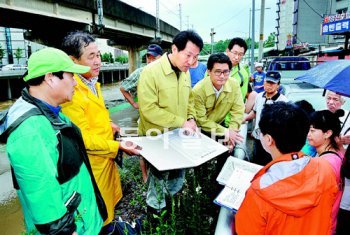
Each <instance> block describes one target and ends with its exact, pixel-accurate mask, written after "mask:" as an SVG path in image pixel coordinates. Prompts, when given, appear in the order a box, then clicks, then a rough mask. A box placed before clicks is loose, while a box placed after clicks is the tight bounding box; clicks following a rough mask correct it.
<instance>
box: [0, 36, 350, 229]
mask: <svg viewBox="0 0 350 235" xmlns="http://www.w3.org/2000/svg"><path fill="white" fill-rule="evenodd" d="M202 48H203V40H202V38H201V37H200V36H199V35H198V34H197V33H196V32H195V31H192V30H186V31H181V32H180V33H178V34H177V35H176V36H175V37H174V39H173V43H172V46H171V48H170V51H168V52H166V53H163V49H162V48H161V47H160V46H159V45H156V44H151V45H149V46H148V48H147V52H146V60H147V65H146V66H145V67H142V68H139V69H137V70H136V71H134V72H133V73H132V74H130V76H129V77H128V78H126V79H125V80H124V81H123V82H122V84H121V87H120V91H121V92H122V94H123V95H124V97H125V99H126V100H127V101H128V102H129V103H130V104H131V105H132V106H133V107H134V108H135V109H137V110H138V112H139V117H140V119H139V123H138V134H139V135H140V136H146V135H159V134H160V133H164V132H165V131H167V130H172V129H175V128H183V129H184V130H185V134H187V135H193V134H195V133H197V132H198V131H202V133H203V134H205V135H208V136H211V137H212V136H214V137H215V139H216V140H217V141H220V142H221V143H223V144H225V145H226V146H227V148H228V151H227V154H226V153H225V154H223V155H220V156H219V157H217V167H218V169H221V167H222V166H223V164H224V163H225V161H226V159H227V157H229V156H230V155H233V151H234V149H235V148H237V147H238V146H239V145H240V144H242V142H243V139H244V137H243V133H241V131H240V127H241V125H242V123H246V122H248V121H251V120H253V119H255V125H254V128H253V132H252V136H253V138H254V150H253V153H252V158H251V161H252V162H254V163H256V164H259V165H262V166H263V168H262V169H261V170H260V171H259V172H258V173H257V174H256V175H255V176H254V178H253V180H252V184H251V186H250V188H249V189H248V191H247V193H246V197H245V199H244V201H243V203H242V205H241V207H240V209H239V210H238V211H237V214H236V216H235V222H234V223H233V228H232V231H233V233H237V234H239V235H241V234H243V235H244V234H350V224H349V223H348V221H349V219H350V180H349V178H347V177H349V175H350V169H349V168H350V166H349V165H350V163H349V161H350V160H349V158H350V157H349V156H348V155H350V151H349V152H346V149H347V145H348V144H349V143H350V134H348V131H349V129H350V121H349V120H348V117H349V112H348V111H346V112H344V111H343V110H342V109H341V106H342V105H343V104H344V102H345V100H344V98H343V97H342V96H341V95H339V94H337V93H335V92H332V91H327V93H326V104H327V110H317V111H315V110H313V108H312V106H311V105H310V104H309V103H308V102H306V101H300V102H296V103H292V102H288V99H287V98H286V97H285V96H284V95H283V94H282V92H281V89H280V84H281V75H280V73H279V72H276V71H268V72H266V73H265V72H264V71H263V64H261V63H256V64H255V68H256V72H255V73H253V74H252V75H250V72H249V70H248V68H247V66H245V65H243V64H242V63H241V60H242V58H243V56H244V54H245V53H246V50H247V44H246V42H245V41H244V40H243V39H241V38H233V39H232V40H231V41H230V43H229V44H228V47H227V49H226V53H214V54H212V55H210V57H209V59H208V62H207V65H204V64H202V63H200V62H198V56H199V53H200V52H201V50H202ZM100 66H101V57H100V51H99V48H98V46H97V44H96V41H95V38H94V37H93V36H91V35H90V34H88V33H85V32H81V31H74V32H70V33H69V34H68V35H67V36H66V37H65V38H64V39H63V42H62V47H61V48H60V49H55V48H50V47H49V48H45V49H42V50H40V51H38V52H35V53H33V54H32V55H31V56H30V58H29V61H28V71H27V73H26V74H25V76H24V78H23V80H24V82H25V84H26V88H24V89H23V91H22V96H21V97H20V98H19V99H18V100H17V101H16V102H15V103H14V105H13V106H12V107H11V108H10V109H9V110H8V112H7V114H6V115H5V116H4V118H3V119H2V120H0V134H1V136H0V137H1V141H4V142H6V144H7V145H6V151H7V155H8V158H9V160H10V163H11V170H12V175H13V182H14V187H15V188H16V189H17V193H18V197H19V200H20V202H21V205H22V208H23V214H24V220H25V227H26V230H27V231H28V232H35V231H38V232H39V233H41V234H102V235H103V234H113V233H114V232H115V217H116V216H115V206H116V204H117V203H118V202H119V201H120V200H121V198H122V196H123V193H122V187H121V181H120V176H119V172H118V167H117V165H116V162H115V158H116V156H117V153H118V152H119V151H122V152H124V153H126V154H127V155H140V149H141V147H140V146H137V145H136V144H134V143H132V142H128V141H123V142H121V141H119V140H117V139H115V136H117V135H118V133H119V132H120V127H119V126H118V125H117V124H115V123H113V122H112V120H111V119H110V116H109V112H108V110H107V109H106V106H105V102H104V99H103V94H102V93H101V88H100V83H99V82H98V75H99V72H100ZM140 170H141V172H142V177H143V180H144V183H146V184H147V193H146V203H147V213H149V214H154V213H156V214H160V213H161V211H162V210H164V208H167V207H168V208H169V206H171V205H169V199H170V197H172V196H173V195H176V194H177V193H178V192H179V191H181V189H182V186H183V183H184V179H185V174H186V171H185V169H179V170H171V171H158V170H157V169H156V168H155V167H153V166H152V165H151V164H147V162H146V161H145V159H143V158H142V157H141V156H140ZM214 181H215V179H214Z"/></svg>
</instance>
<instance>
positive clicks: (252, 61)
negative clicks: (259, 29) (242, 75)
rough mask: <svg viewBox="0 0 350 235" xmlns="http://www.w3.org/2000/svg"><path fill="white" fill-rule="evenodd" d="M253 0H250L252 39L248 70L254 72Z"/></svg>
mask: <svg viewBox="0 0 350 235" xmlns="http://www.w3.org/2000/svg"><path fill="white" fill-rule="evenodd" d="M254 37H255V0H252V40H251V41H250V42H251V45H250V56H251V57H250V72H251V73H253V72H254V49H255V39H254Z"/></svg>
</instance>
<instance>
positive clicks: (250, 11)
mask: <svg viewBox="0 0 350 235" xmlns="http://www.w3.org/2000/svg"><path fill="white" fill-rule="evenodd" d="M251 25H252V8H249V31H248V39H249V38H250V26H251Z"/></svg>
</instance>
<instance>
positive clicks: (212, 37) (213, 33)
mask: <svg viewBox="0 0 350 235" xmlns="http://www.w3.org/2000/svg"><path fill="white" fill-rule="evenodd" d="M215 34H216V32H214V28H211V32H210V38H211V54H213V53H214V35H215Z"/></svg>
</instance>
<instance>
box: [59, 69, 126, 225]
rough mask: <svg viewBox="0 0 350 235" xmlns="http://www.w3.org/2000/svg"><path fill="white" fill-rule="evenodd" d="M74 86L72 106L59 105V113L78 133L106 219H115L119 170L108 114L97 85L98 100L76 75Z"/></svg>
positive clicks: (119, 186)
mask: <svg viewBox="0 0 350 235" xmlns="http://www.w3.org/2000/svg"><path fill="white" fill-rule="evenodd" d="M74 77H75V80H76V81H77V83H78V84H77V86H76V87H75V93H74V96H73V99H72V101H71V102H68V103H65V104H64V105H62V112H63V113H64V114H65V115H67V116H68V117H69V118H70V119H71V120H72V122H74V123H75V124H76V125H77V126H78V127H79V128H80V130H81V132H82V135H83V139H84V143H85V147H86V150H87V153H88V156H89V160H90V163H91V168H92V172H93V174H94V177H95V180H96V183H97V185H98V187H99V189H100V192H101V194H102V197H103V200H104V201H105V204H106V207H107V212H108V218H107V220H106V221H105V222H104V225H106V224H108V223H110V222H111V221H112V220H113V219H114V207H115V205H116V204H117V202H118V201H119V200H120V199H121V198H122V188H121V182H120V176H119V172H118V168H117V166H116V164H115V162H114V158H115V156H116V155H117V152H118V148H119V142H117V141H114V140H113V132H112V128H111V125H110V122H111V119H110V117H109V112H108V110H107V109H106V107H105V103H104V100H103V97H102V94H101V88H100V84H99V83H96V90H97V93H98V97H97V96H95V95H94V94H93V93H92V92H91V90H90V89H89V88H88V87H87V86H86V85H85V84H84V83H83V82H82V81H81V79H80V78H79V77H78V76H77V75H76V74H75V75H74Z"/></svg>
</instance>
